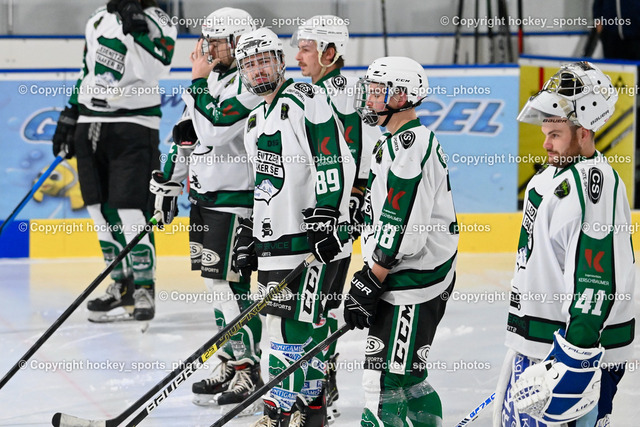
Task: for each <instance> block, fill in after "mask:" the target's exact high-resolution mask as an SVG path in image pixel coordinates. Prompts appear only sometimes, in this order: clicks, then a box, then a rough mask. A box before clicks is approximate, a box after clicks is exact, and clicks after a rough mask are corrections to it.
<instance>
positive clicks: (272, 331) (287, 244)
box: [236, 28, 355, 426]
mask: <svg viewBox="0 0 640 427" xmlns="http://www.w3.org/2000/svg"><path fill="white" fill-rule="evenodd" d="M236 59H237V61H238V68H239V69H240V75H241V77H242V81H243V83H244V84H245V85H246V86H247V88H248V89H249V91H251V92H253V93H255V94H257V95H259V96H261V97H262V98H263V99H264V102H263V103H261V104H260V105H259V106H258V107H257V108H256V109H255V110H254V111H253V112H252V113H251V114H250V116H249V119H248V120H247V125H246V130H245V146H246V148H247V152H248V154H249V158H250V159H252V161H253V167H254V173H255V193H254V206H253V235H250V234H248V233H247V232H248V231H249V227H247V228H246V229H245V230H246V232H245V231H241V232H240V233H239V234H238V243H237V244H236V248H237V251H236V257H237V265H238V267H239V268H244V267H246V266H249V265H250V264H251V263H254V265H257V268H258V286H259V288H260V290H261V291H262V292H265V291H266V290H267V289H268V288H269V287H271V286H274V285H276V284H277V283H279V282H280V281H281V280H282V279H283V278H284V277H285V276H286V275H287V274H288V273H289V272H290V271H291V270H292V269H294V268H295V267H296V266H298V265H299V264H300V263H301V262H302V261H303V260H304V259H305V257H306V256H307V255H308V253H309V252H312V253H313V254H314V255H315V256H316V259H317V261H315V262H314V263H313V264H311V265H310V266H309V267H308V268H306V269H305V270H304V271H303V272H302V274H301V275H300V276H299V277H298V278H297V279H296V280H295V281H294V282H293V283H291V284H290V285H289V286H288V287H287V288H285V290H284V291H283V292H281V293H280V294H279V295H278V297H277V298H276V299H275V300H274V301H271V303H269V304H268V305H267V307H266V308H265V312H266V324H267V331H268V333H269V339H270V355H269V374H270V375H272V376H273V375H277V374H278V373H279V372H281V371H282V370H283V369H285V368H286V367H287V366H289V365H290V364H291V363H293V362H294V361H295V360H297V359H299V358H300V357H301V356H302V355H303V354H304V353H305V352H306V351H307V350H309V349H310V348H311V347H312V346H314V345H315V344H317V342H316V341H315V340H314V338H313V329H314V323H317V322H318V320H319V319H320V316H321V314H322V313H323V310H324V303H325V298H326V295H327V292H328V291H329V290H330V289H329V287H330V286H331V284H332V283H333V281H334V280H335V276H336V273H337V268H338V264H339V261H336V260H339V259H342V258H344V257H346V256H348V255H349V253H350V250H351V248H350V242H349V236H348V224H349V194H350V190H351V187H352V185H353V181H354V179H355V162H354V160H353V158H352V156H351V153H350V151H349V148H348V146H347V143H346V141H345V140H344V137H343V135H342V133H341V132H340V129H339V127H338V124H337V122H336V120H335V118H334V116H333V111H332V109H331V107H330V105H329V104H328V103H327V99H326V97H325V96H324V95H322V96H321V95H317V94H316V92H315V91H314V89H313V87H312V86H311V85H309V84H307V83H294V82H293V80H292V79H285V74H284V68H285V63H284V53H283V45H282V42H281V41H280V40H279V39H278V37H277V36H276V34H274V33H273V31H271V30H269V29H267V28H261V29H258V30H256V31H254V32H252V33H248V34H245V35H243V36H242V37H241V38H240V42H239V43H238V48H237V49H236ZM247 223H248V221H247ZM332 261H333V262H332ZM323 383H324V363H323V360H322V355H319V358H318V359H316V361H314V362H313V363H309V364H308V368H307V369H306V370H302V369H300V370H297V371H296V372H295V373H294V374H293V375H292V376H290V377H289V378H288V379H287V380H285V381H283V382H282V383H281V384H279V385H277V386H276V387H274V388H273V389H272V390H271V391H270V393H269V397H267V398H265V399H264V414H265V415H264V416H263V417H262V418H261V419H260V420H259V421H258V422H257V424H256V425H259V426H260V425H267V426H278V425H289V424H288V423H289V421H290V422H291V424H290V425H292V426H296V425H305V426H322V425H325V418H326V406H325V402H324V400H325V394H324V389H323V388H324V387H323Z"/></svg>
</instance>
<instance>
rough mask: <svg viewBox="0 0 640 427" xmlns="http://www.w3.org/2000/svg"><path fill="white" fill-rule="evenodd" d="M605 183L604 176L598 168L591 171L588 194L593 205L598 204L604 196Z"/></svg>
mask: <svg viewBox="0 0 640 427" xmlns="http://www.w3.org/2000/svg"><path fill="white" fill-rule="evenodd" d="M603 183H604V175H603V174H602V171H601V170H600V169H598V168H591V169H589V179H588V180H587V194H588V195H589V199H590V200H591V202H592V203H593V204H596V203H598V201H599V200H600V196H602V186H603Z"/></svg>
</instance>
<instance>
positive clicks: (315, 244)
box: [302, 206, 342, 264]
mask: <svg viewBox="0 0 640 427" xmlns="http://www.w3.org/2000/svg"><path fill="white" fill-rule="evenodd" d="M302 215H304V223H305V228H306V229H307V241H308V242H309V246H310V248H311V252H313V254H314V255H315V257H316V259H317V260H318V261H320V262H321V263H323V264H328V263H329V262H331V260H332V259H333V258H334V257H335V256H336V255H338V254H339V253H340V250H341V249H342V242H340V238H339V237H338V218H339V217H340V212H339V211H338V210H337V209H336V208H332V207H329V206H324V207H319V208H307V209H305V210H303V211H302Z"/></svg>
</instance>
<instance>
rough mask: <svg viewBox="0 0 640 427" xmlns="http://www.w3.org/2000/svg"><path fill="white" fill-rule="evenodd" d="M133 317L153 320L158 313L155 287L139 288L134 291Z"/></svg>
mask: <svg viewBox="0 0 640 427" xmlns="http://www.w3.org/2000/svg"><path fill="white" fill-rule="evenodd" d="M133 300H134V309H133V318H134V319H136V320H151V319H153V317H154V316H155V314H156V308H155V303H154V291H153V289H147V288H139V289H136V291H135V292H134V293H133Z"/></svg>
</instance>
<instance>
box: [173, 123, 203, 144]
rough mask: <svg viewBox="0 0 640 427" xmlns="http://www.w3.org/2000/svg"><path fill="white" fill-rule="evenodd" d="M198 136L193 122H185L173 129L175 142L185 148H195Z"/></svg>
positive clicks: (177, 124)
mask: <svg viewBox="0 0 640 427" xmlns="http://www.w3.org/2000/svg"><path fill="white" fill-rule="evenodd" d="M197 141H198V135H196V130H195V128H194V127H193V122H192V121H191V120H183V121H181V122H178V123H176V125H175V126H174V127H173V142H174V144H176V145H179V146H180V147H184V148H192V147H195V145H196V142H197Z"/></svg>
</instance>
